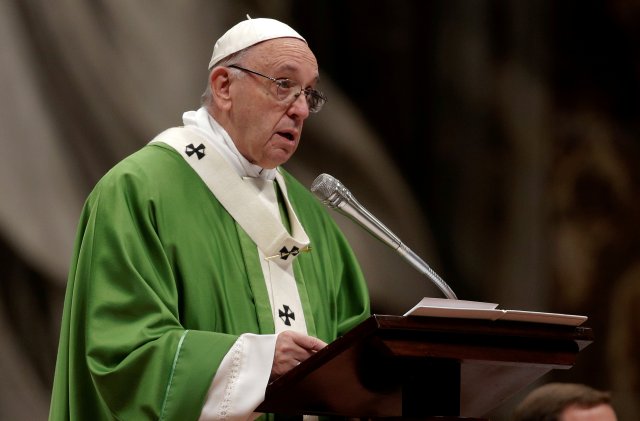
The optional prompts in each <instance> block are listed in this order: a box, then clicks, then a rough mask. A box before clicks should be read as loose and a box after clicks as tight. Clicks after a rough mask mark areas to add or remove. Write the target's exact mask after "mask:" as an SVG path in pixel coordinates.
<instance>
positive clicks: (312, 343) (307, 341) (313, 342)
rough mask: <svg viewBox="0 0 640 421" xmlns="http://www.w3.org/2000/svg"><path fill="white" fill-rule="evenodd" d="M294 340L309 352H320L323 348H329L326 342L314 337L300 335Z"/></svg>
mask: <svg viewBox="0 0 640 421" xmlns="http://www.w3.org/2000/svg"><path fill="white" fill-rule="evenodd" d="M293 340H294V342H295V343H296V344H297V345H298V346H300V347H301V348H304V349H306V350H308V351H314V352H316V351H320V350H321V349H322V348H324V347H325V346H327V344H326V343H325V342H323V341H321V340H320V339H318V338H314V337H313V336H307V335H300V334H299V335H298V336H294V337H293Z"/></svg>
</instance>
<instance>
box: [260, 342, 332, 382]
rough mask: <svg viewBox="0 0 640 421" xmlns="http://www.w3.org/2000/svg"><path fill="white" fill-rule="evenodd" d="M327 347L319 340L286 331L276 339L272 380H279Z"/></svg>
mask: <svg viewBox="0 0 640 421" xmlns="http://www.w3.org/2000/svg"><path fill="white" fill-rule="evenodd" d="M325 346H327V344H326V343H324V342H322V341H321V340H320V339H318V338H314V337H313V336H307V335H304V334H302V333H298V332H294V331H291V330H287V331H284V332H282V333H280V334H279V335H278V338H277V339H276V352H275V354H274V355H273V366H272V367H271V380H274V379H277V378H278V377H280V376H282V375H283V374H284V373H286V372H287V371H289V370H291V369H292V368H293V367H295V366H297V365H298V364H300V363H301V362H302V361H304V360H306V359H307V358H309V357H310V356H312V355H313V354H315V353H316V352H317V351H319V350H321V349H322V348H324V347H325Z"/></svg>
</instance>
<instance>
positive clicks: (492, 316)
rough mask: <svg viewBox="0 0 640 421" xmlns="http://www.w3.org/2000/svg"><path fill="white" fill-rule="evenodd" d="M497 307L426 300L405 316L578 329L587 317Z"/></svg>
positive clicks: (474, 303) (438, 299) (496, 305)
mask: <svg viewBox="0 0 640 421" xmlns="http://www.w3.org/2000/svg"><path fill="white" fill-rule="evenodd" d="M497 307H498V304H495V303H485V302H481V301H466V300H451V299H448V298H431V297H425V298H423V299H422V300H420V302H419V303H418V304H416V305H415V306H413V308H412V309H411V310H409V311H407V312H406V313H405V314H404V316H429V317H452V318H459V319H484V320H508V321H517V322H530V323H546V324H556V325H566V326H580V325H581V324H582V323H584V322H585V321H586V320H587V319H588V317H587V316H580V315H576V314H561V313H546V312H539V311H524V310H502V309H499V308H497Z"/></svg>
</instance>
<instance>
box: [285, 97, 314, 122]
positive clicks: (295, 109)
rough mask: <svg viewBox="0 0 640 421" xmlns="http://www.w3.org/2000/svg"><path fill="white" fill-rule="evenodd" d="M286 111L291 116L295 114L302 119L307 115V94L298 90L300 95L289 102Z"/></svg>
mask: <svg viewBox="0 0 640 421" xmlns="http://www.w3.org/2000/svg"><path fill="white" fill-rule="evenodd" d="M287 111H288V114H289V115H290V116H291V117H293V115H296V116H298V117H299V118H301V119H302V120H304V119H306V118H307V117H309V103H308V102H307V96H306V95H305V94H304V92H300V95H298V96H297V97H296V99H295V100H294V101H293V102H292V103H291V105H290V106H289V109H288V110H287Z"/></svg>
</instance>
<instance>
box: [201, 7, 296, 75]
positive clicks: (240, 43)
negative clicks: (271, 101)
mask: <svg viewBox="0 0 640 421" xmlns="http://www.w3.org/2000/svg"><path fill="white" fill-rule="evenodd" d="M275 38H298V39H301V40H302V41H304V42H307V41H306V40H305V39H304V38H302V36H300V34H298V33H297V32H296V31H294V30H293V29H292V28H291V27H290V26H289V25H286V24H284V23H282V22H280V21H277V20H275V19H268V18H257V19H251V18H250V17H249V15H247V20H244V21H242V22H240V23H238V24H236V25H235V26H233V27H232V28H231V29H229V30H228V31H227V32H225V34H224V35H222V36H221V37H220V39H218V41H216V44H215V45H214V46H213V54H212V56H211V61H210V62H209V70H211V69H212V68H213V67H214V66H215V65H216V64H218V62H219V61H220V60H222V59H223V58H225V57H227V56H229V55H231V54H233V53H237V52H238V51H240V50H244V49H245V48H247V47H251V46H252V45H255V44H257V43H259V42H262V41H267V40H270V39H275Z"/></svg>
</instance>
